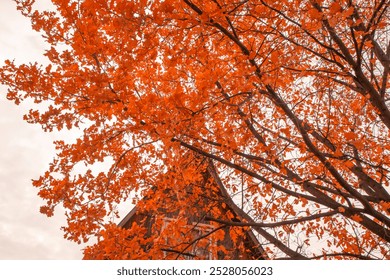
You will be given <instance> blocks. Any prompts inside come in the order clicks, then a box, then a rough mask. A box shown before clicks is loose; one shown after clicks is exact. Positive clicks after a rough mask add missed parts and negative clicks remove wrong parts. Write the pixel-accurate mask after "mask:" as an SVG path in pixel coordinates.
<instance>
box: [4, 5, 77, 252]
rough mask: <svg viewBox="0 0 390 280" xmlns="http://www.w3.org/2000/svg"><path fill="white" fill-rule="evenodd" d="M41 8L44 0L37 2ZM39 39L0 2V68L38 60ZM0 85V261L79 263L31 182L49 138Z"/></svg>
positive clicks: (47, 152)
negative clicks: (45, 212)
mask: <svg viewBox="0 0 390 280" xmlns="http://www.w3.org/2000/svg"><path fill="white" fill-rule="evenodd" d="M36 2H38V3H37V4H38V5H39V6H40V7H41V8H42V7H45V5H48V2H50V1H49V0H37V1H36ZM44 47H45V45H44V41H43V39H42V38H41V37H40V36H39V34H37V33H36V32H34V31H33V30H32V29H31V27H30V24H29V20H28V19H26V18H24V17H23V16H22V15H20V14H19V12H18V11H16V8H15V3H14V2H13V1H12V0H0V65H2V64H3V61H4V60H5V59H11V60H12V59H15V62H16V63H17V64H19V63H27V62H30V61H42V62H43V63H44V60H42V59H43V58H42V56H41V54H42V53H43V49H44ZM5 94H6V88H5V87H3V86H0V131H1V135H2V136H1V137H0V259H81V258H82V253H81V249H82V246H79V245H77V244H75V243H73V242H70V241H67V240H65V239H64V238H63V232H62V231H61V230H60V227H61V226H62V225H65V217H64V215H63V213H62V212H61V211H56V212H55V215H54V217H51V218H47V217H46V216H44V215H42V214H40V213H39V207H40V206H41V205H43V204H44V202H43V201H42V200H41V199H40V198H39V197H38V196H37V190H36V189H35V188H34V187H33V186H32V184H31V179H37V178H38V177H39V176H40V175H41V174H43V172H44V171H45V170H46V168H47V166H48V164H49V162H50V161H51V159H52V157H53V155H54V146H53V145H52V141H53V140H54V137H55V136H54V135H52V134H48V133H44V132H43V131H42V130H41V129H40V127H39V126H37V125H31V124H27V123H26V122H25V121H23V120H22V117H23V114H25V113H26V112H27V111H28V106H27V105H21V106H16V105H14V104H13V103H12V102H10V101H8V100H6V98H5Z"/></svg>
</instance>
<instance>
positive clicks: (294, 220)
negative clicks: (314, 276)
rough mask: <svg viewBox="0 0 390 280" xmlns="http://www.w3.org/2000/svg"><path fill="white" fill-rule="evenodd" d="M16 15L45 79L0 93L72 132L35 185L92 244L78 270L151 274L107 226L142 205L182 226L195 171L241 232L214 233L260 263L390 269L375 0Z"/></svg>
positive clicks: (386, 125)
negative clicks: (231, 211)
mask: <svg viewBox="0 0 390 280" xmlns="http://www.w3.org/2000/svg"><path fill="white" fill-rule="evenodd" d="M15 2H16V3H17V5H18V9H19V10H20V11H21V12H22V13H23V14H24V15H25V16H26V17H29V18H30V19H31V23H32V26H33V28H34V29H35V30H36V31H39V32H41V33H42V36H43V37H44V38H45V40H46V42H47V43H48V44H49V46H50V47H49V48H48V49H47V50H46V52H45V56H46V57H47V58H48V59H49V60H50V64H48V65H39V64H38V63H34V62H32V63H31V64H23V65H16V64H15V63H14V62H12V61H10V60H8V61H6V63H5V65H4V66H3V67H2V68H1V69H0V75H1V82H2V83H3V84H5V85H7V86H8V88H9V90H8V94H7V97H8V99H10V100H13V101H14V102H15V103H16V104H19V103H20V102H23V101H24V100H26V99H32V100H34V101H35V102H36V103H42V106H40V107H39V108H38V109H32V110H31V111H30V112H29V114H27V115H26V116H25V119H26V120H27V121H28V122H30V123H37V124H40V125H41V126H42V128H43V129H44V130H45V131H53V130H61V129H72V128H78V129H80V130H82V132H83V133H82V136H81V137H80V138H78V139H77V141H75V142H73V143H66V142H64V141H57V142H56V143H55V144H56V148H57V151H58V152H57V155H56V156H55V158H54V160H53V162H52V163H51V165H50V167H49V169H48V170H47V172H45V174H43V175H42V176H41V177H40V178H39V179H37V180H34V186H35V187H37V188H38V189H39V195H40V196H41V197H42V198H43V199H44V200H45V205H44V206H42V207H41V212H42V213H44V214H46V215H48V216H51V215H53V211H54V209H55V207H56V206H57V205H60V204H61V205H62V206H63V207H64V208H65V209H66V216H67V225H65V226H64V231H65V237H66V238H67V239H70V240H73V241H75V242H86V241H87V240H88V239H89V238H92V237H95V238H96V239H97V242H96V244H94V245H91V246H88V247H86V249H85V251H84V253H85V258H109V259H123V258H161V257H162V256H163V255H161V252H158V251H157V250H144V247H143V246H142V245H143V244H144V245H145V244H146V242H149V241H150V240H149V241H148V240H146V239H145V238H142V236H141V235H140V234H138V235H137V234H136V233H137V232H140V229H139V228H136V227H133V228H130V229H123V228H119V227H118V226H117V225H115V223H113V222H112V219H110V217H113V216H115V215H117V205H118V204H119V203H122V202H124V201H131V200H135V201H137V197H140V198H141V197H145V196H148V197H149V199H148V200H143V201H142V200H141V202H140V203H141V206H142V207H143V209H147V210H150V211H153V210H155V211H157V210H158V208H159V207H161V206H162V205H165V206H166V207H168V208H171V209H172V211H179V213H184V212H186V211H191V207H193V202H194V201H197V199H198V198H199V197H200V196H202V195H205V194H206V195H207V194H209V190H210V188H211V187H210V186H211V185H212V183H211V180H209V181H207V182H203V183H202V184H200V183H199V182H200V181H202V176H203V174H204V172H206V171H207V170H208V171H209V173H210V174H212V176H211V177H212V180H213V182H217V184H219V185H220V187H221V188H222V189H224V190H226V194H228V196H223V197H220V198H215V203H218V204H220V205H223V204H224V203H226V204H229V205H233V204H235V205H236V207H237V208H239V209H241V211H242V215H243V217H244V219H243V220H241V221H234V219H213V218H212V217H209V219H211V220H212V222H213V223H215V224H216V225H217V226H228V227H230V228H232V229H233V228H235V229H237V232H238V234H239V232H240V231H239V229H242V228H248V227H251V228H252V230H253V231H254V232H255V233H256V234H257V236H258V239H259V241H260V242H261V244H262V246H263V248H264V249H265V250H266V252H267V256H268V258H270V259H275V258H287V259H288V258H293V259H306V258H308V259H320V258H346V259H350V258H352V259H355V258H358V259H389V258H390V253H389V252H390V228H389V226H390V216H389V214H390V194H389V191H390V186H389V181H390V140H389V139H390V138H389V136H390V133H389V131H390V130H389V129H390V111H389V104H390V103H389V101H390V92H389V79H388V74H389V64H390V42H389V41H390V34H389V33H390V30H389V27H390V25H389V1H388V0H372V1H365V0H304V1H302V0H272V1H271V0H237V1H227V0H202V1H201V0H177V1H174V0H165V1H164V0H139V1H134V0H77V1H76V0H52V2H53V4H54V5H55V8H56V9H55V11H36V10H34V9H33V2H34V1H32V0H28V1H27V0H15ZM97 162H104V163H105V164H106V165H107V166H109V168H108V169H107V170H102V171H101V172H99V173H96V172H93V171H92V169H93V168H92V167H93V165H94V164H96V163H97ZM210 170H211V171H210ZM190 185H191V186H194V187H192V188H191V192H189V191H188V186H190ZM173 196H175V199H174V200H173V199H172V197H173ZM170 203H171V204H170ZM129 207H130V206H129ZM200 207H206V206H204V205H201V204H200ZM129 209H130V208H129ZM183 217H185V216H183ZM183 219H184V218H183ZM181 228H183V227H181ZM180 230H181V229H180V223H177V224H175V225H173V229H172V232H180ZM215 234H218V232H216V233H215ZM130 237H131V238H130ZM152 238H154V239H155V240H158V238H161V237H159V236H153V237H152ZM218 238H219V237H218ZM221 238H222V237H221Z"/></svg>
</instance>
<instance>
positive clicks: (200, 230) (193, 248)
mask: <svg viewBox="0 0 390 280" xmlns="http://www.w3.org/2000/svg"><path fill="white" fill-rule="evenodd" d="M176 221H177V220H176V219H173V218H164V223H163V228H162V229H163V230H164V229H165V228H167V227H169V224H170V223H172V222H176ZM184 227H185V228H186V231H184V232H185V233H183V234H182V239H181V240H180V238H179V239H177V238H172V237H169V236H167V237H165V245H166V246H165V247H166V248H164V249H163V251H164V257H166V258H168V256H170V255H171V256H173V255H172V254H175V255H176V256H177V254H178V253H182V254H181V256H182V258H183V259H186V260H192V259H206V260H212V259H216V253H215V252H214V249H213V247H214V245H215V240H214V239H213V236H212V235H208V236H206V237H203V238H202V236H205V235H207V234H208V233H210V232H211V231H212V230H213V229H214V227H213V226H212V225H209V224H204V223H193V224H192V225H185V226H184ZM198 239H199V240H198ZM192 242H193V243H192ZM187 247H188V248H187ZM184 249H185V250H184Z"/></svg>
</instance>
